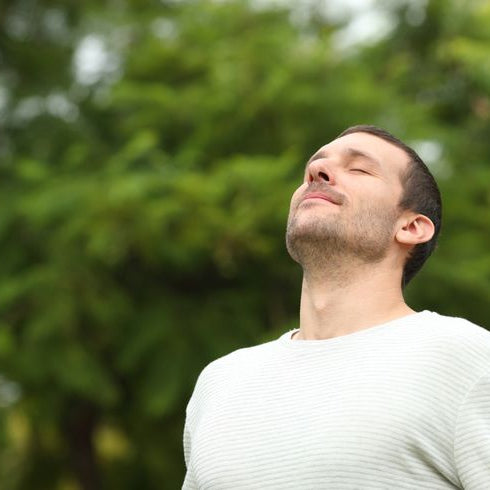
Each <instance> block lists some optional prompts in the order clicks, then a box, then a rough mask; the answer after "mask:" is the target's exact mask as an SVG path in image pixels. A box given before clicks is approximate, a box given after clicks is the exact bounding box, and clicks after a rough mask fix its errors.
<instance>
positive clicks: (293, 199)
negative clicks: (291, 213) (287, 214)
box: [290, 184, 306, 209]
mask: <svg viewBox="0 0 490 490" xmlns="http://www.w3.org/2000/svg"><path fill="white" fill-rule="evenodd" d="M305 187H306V184H303V185H301V186H300V187H298V188H297V189H296V190H295V191H294V194H293V195H292V197H291V206H290V209H293V208H295V207H296V206H297V205H298V201H299V199H300V197H301V195H302V194H303V192H304V190H305Z"/></svg>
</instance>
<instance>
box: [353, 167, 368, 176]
mask: <svg viewBox="0 0 490 490" xmlns="http://www.w3.org/2000/svg"><path fill="white" fill-rule="evenodd" d="M349 170H350V172H359V173H361V174H366V175H371V174H370V173H369V172H367V171H366V170H364V169H362V168H351V169H349Z"/></svg>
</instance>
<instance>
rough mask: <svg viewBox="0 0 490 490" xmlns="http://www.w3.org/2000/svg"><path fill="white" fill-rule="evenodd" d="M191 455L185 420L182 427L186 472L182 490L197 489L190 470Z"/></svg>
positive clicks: (187, 426)
mask: <svg viewBox="0 0 490 490" xmlns="http://www.w3.org/2000/svg"><path fill="white" fill-rule="evenodd" d="M190 455H191V435H190V431H189V424H188V421H187V420H186V424H185V427H184V457H185V465H186V468H187V472H186V474H185V480H184V484H183V486H182V490H197V482H196V480H195V477H194V472H193V471H192V466H191V462H190Z"/></svg>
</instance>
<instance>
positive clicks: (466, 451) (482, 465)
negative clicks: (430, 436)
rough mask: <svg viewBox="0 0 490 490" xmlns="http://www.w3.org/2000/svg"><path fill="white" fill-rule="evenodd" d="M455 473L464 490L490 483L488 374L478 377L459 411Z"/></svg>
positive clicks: (489, 392) (474, 488)
mask: <svg viewBox="0 0 490 490" xmlns="http://www.w3.org/2000/svg"><path fill="white" fill-rule="evenodd" d="M454 460H455V464H456V471H457V473H458V476H459V479H460V481H461V483H462V486H463V488H464V489H465V490H480V489H482V488H488V485H489V482H490V372H487V373H486V374H484V375H483V376H481V377H480V378H479V379H478V381H477V382H476V383H475V384H474V385H473V387H472V388H471V389H470V390H469V392H468V394H467V395H466V398H465V399H464V400H463V402H462V404H461V406H460V407H459V413H458V417H457V421H456V429H455V435H454Z"/></svg>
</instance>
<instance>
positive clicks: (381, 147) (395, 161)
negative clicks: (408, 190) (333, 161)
mask: <svg viewBox="0 0 490 490" xmlns="http://www.w3.org/2000/svg"><path fill="white" fill-rule="evenodd" d="M352 150H354V151H358V152H361V153H365V154H367V155H369V156H370V157H372V158H373V159H375V160H377V162H378V163H379V166H380V167H381V171H382V172H386V173H393V174H396V175H401V174H402V172H404V171H405V170H406V168H407V166H408V162H409V160H410V157H409V156H408V155H407V153H406V152H405V151H404V150H402V149H401V148H399V147H398V146H395V145H394V144H393V143H390V142H389V141H386V140H384V139H383V138H380V137H378V136H374V135H372V134H369V133H361V132H358V133H351V134H347V135H345V136H342V137H340V138H337V139H335V140H333V141H331V142H330V143H328V144H327V145H325V146H322V148H320V150H319V151H318V152H321V153H324V154H325V155H329V154H345V153H347V152H349V151H352Z"/></svg>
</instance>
